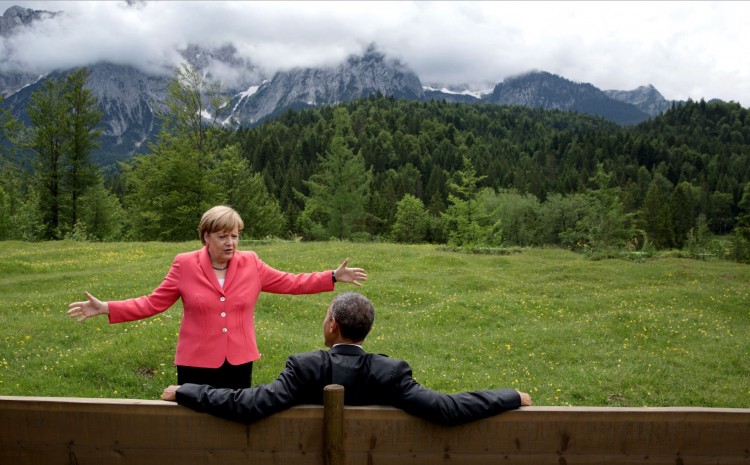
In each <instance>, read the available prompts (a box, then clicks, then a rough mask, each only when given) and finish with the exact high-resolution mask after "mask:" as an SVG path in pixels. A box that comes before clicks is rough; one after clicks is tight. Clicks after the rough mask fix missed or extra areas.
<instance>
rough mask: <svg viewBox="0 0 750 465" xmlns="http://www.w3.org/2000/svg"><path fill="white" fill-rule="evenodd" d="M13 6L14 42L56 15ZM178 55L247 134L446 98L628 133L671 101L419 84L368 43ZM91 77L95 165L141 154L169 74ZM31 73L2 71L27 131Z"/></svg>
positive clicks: (548, 87)
mask: <svg viewBox="0 0 750 465" xmlns="http://www.w3.org/2000/svg"><path fill="white" fill-rule="evenodd" d="M60 14H62V13H52V12H45V11H35V10H30V9H24V8H19V7H13V8H10V9H8V10H6V12H5V14H4V15H3V16H2V17H0V37H4V38H8V37H13V35H14V34H16V33H17V32H18V31H19V30H22V28H28V27H29V25H31V24H33V23H34V22H36V21H54V20H55V18H56V16H57V15H60ZM178 53H179V54H180V56H181V57H182V58H183V59H184V61H185V62H187V63H189V64H190V65H192V66H193V67H194V68H195V69H196V70H197V71H198V72H199V73H200V74H201V75H202V76H203V77H204V78H205V79H206V80H208V81H219V82H221V84H222V90H223V92H224V94H225V96H226V97H227V98H228V99H229V102H230V103H229V106H228V107H227V114H226V115H222V116H221V121H222V123H223V124H225V125H226V126H227V127H240V126H246V127H247V126H253V125H257V124H260V123H262V122H263V121H267V120H269V119H272V118H274V117H275V116H277V115H279V114H281V113H283V112H285V111H287V110H289V109H299V108H307V107H317V106H324V105H332V104H336V103H340V102H345V101H351V100H355V99H359V98H363V97H367V96H370V95H373V94H378V93H379V94H382V95H386V96H392V97H395V98H398V99H405V100H417V101H427V100H445V101H447V102H457V103H464V104H475V103H486V104H496V105H520V106H526V107H533V108H543V109H557V110H565V111H574V112H579V113H586V114H591V115H596V116H600V117H602V118H605V119H608V120H610V121H613V122H616V123H618V124H623V125H632V124H637V123H639V122H642V121H645V120H647V119H648V118H650V117H653V116H656V115H658V114H659V113H661V112H663V111H664V110H666V109H667V108H669V107H670V106H671V104H672V102H669V101H667V100H665V99H664V97H663V96H662V95H661V94H660V93H659V92H658V91H657V90H656V89H655V88H654V87H653V86H650V85H646V86H642V87H639V88H637V89H635V90H630V91H623V90H607V91H602V90H600V89H598V88H596V87H595V86H593V85H591V84H588V83H576V82H573V81H570V80H567V79H565V78H563V77H561V76H557V75H554V74H551V73H548V72H544V71H534V72H529V73H527V74H524V75H520V76H515V77H512V78H507V79H505V80H504V81H502V82H498V83H497V84H496V85H495V86H494V89H486V88H485V89H471V88H468V87H466V86H456V87H447V86H436V85H424V84H423V83H422V82H421V81H420V78H419V76H417V74H416V73H415V72H413V71H412V70H411V69H409V67H408V66H406V65H404V64H402V63H400V62H399V61H398V60H395V59H391V58H389V57H387V56H385V55H384V54H383V53H381V52H379V51H378V50H377V45H376V44H371V45H370V46H369V47H368V48H367V49H366V50H365V51H364V52H363V54H362V55H359V56H355V55H352V56H349V57H348V58H347V59H346V60H344V61H343V62H342V63H339V64H337V65H332V66H328V67H309V68H295V69H291V70H287V71H278V72H276V73H275V74H274V75H273V76H266V75H264V73H263V71H261V70H260V69H258V68H257V67H256V66H254V64H253V63H252V62H249V61H247V60H246V59H243V58H241V57H239V55H238V53H237V50H236V48H235V46H234V45H232V44H226V45H224V46H221V47H218V48H210V47H205V46H202V45H201V44H194V45H191V46H189V47H187V48H186V49H184V50H179V51H178ZM81 66H85V67H87V68H88V70H89V71H90V78H89V81H88V82H87V87H88V88H90V89H91V90H92V93H93V94H94V95H95V96H96V98H97V99H98V101H99V105H100V108H101V111H102V112H103V114H104V117H103V120H102V123H101V129H102V138H101V147H100V148H99V149H98V150H97V151H96V152H95V153H94V154H93V159H94V161H95V162H96V163H98V164H102V165H108V164H111V163H114V162H116V161H119V160H125V159H128V158H130V157H132V156H133V155H134V154H137V153H139V152H143V151H144V150H145V148H146V147H147V142H148V141H150V140H154V138H155V136H156V134H157V133H158V128H159V125H158V114H159V113H160V112H162V111H163V110H164V104H163V103H164V100H165V98H166V96H167V87H168V83H169V80H170V79H171V78H172V76H174V75H172V76H170V75H164V74H155V73H148V72H146V71H144V70H142V69H139V68H136V67H134V66H130V65H125V64H115V60H112V61H111V62H108V61H106V60H105V61H100V62H96V63H82V64H81ZM69 71H71V70H69V69H68V70H57V71H55V72H53V73H49V74H47V75H45V76H40V75H38V74H34V73H33V72H32V71H23V70H17V71H2V70H1V69H0V95H2V96H4V97H5V101H4V105H6V106H8V107H9V108H11V110H12V112H13V114H14V115H15V116H16V118H18V119H19V120H21V121H23V122H26V123H28V114H27V108H28V104H29V99H30V96H31V94H32V93H33V92H34V91H35V90H36V89H38V88H39V87H40V86H41V85H43V83H44V80H45V79H48V78H50V77H55V76H62V75H64V74H65V73H67V72H69Z"/></svg>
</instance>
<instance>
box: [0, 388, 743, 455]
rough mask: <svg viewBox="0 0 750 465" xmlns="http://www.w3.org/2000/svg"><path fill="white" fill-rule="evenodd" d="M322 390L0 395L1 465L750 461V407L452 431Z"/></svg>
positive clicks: (644, 411) (577, 411)
mask: <svg viewBox="0 0 750 465" xmlns="http://www.w3.org/2000/svg"><path fill="white" fill-rule="evenodd" d="M326 390H327V392H326V404H325V406H311V405H305V406H299V407H295V408H292V409H290V410H287V411H285V412H282V413H279V414H276V415H273V416H271V417H269V418H266V419H264V420H261V421H259V422H257V423H253V424H251V425H242V424H239V423H233V422H229V421H225V420H221V419H219V418H215V417H213V416H211V415H207V414H203V413H196V412H194V411H192V410H190V409H187V408H185V407H181V406H179V405H177V404H174V403H171V402H163V401H159V400H122V399H85V398H45V397H3V396H0V465H2V464H8V465H11V464H12V465H24V464H29V465H39V464H71V465H85V464H97V465H98V464H133V465H136V464H137V465H148V464H153V465H170V464H175V465H185V464H192V463H195V464H198V463H200V464H222V465H232V464H243V465H246V464H282V465H295V464H331V465H338V464H347V465H359V464H362V465H370V464H375V465H376V464H385V465H400V464H425V465H427V464H429V465H432V464H438V463H456V464H468V465H478V464H554V465H561V464H569V465H573V464H636V463H644V464H664V465H667V464H669V465H682V464H684V465H692V464H750V409H720V408H598V407H593V408H592V407H527V408H522V409H519V410H515V411H511V412H506V413H503V414H501V415H497V416H495V417H492V418H488V419H485V420H481V421H477V422H473V423H469V424H466V425H462V426H456V427H444V426H439V425H435V424H432V423H429V422H426V421H424V420H420V419H418V418H415V417H413V416H410V415H407V414H406V413H404V412H403V411H401V410H397V409H394V408H390V407H377V406H373V407H344V406H343V391H341V390H338V389H336V387H335V386H329V387H328V388H326Z"/></svg>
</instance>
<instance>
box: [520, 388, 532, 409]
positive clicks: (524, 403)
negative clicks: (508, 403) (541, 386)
mask: <svg viewBox="0 0 750 465" xmlns="http://www.w3.org/2000/svg"><path fill="white" fill-rule="evenodd" d="M518 395H520V396H521V407H530V406H531V396H530V395H528V394H526V393H525V392H521V391H518Z"/></svg>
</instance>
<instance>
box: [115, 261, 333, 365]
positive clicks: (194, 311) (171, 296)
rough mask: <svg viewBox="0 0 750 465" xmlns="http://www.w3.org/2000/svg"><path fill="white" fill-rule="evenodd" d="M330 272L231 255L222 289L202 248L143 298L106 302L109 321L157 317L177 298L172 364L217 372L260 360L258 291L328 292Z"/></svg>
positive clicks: (331, 281) (282, 292) (330, 285)
mask: <svg viewBox="0 0 750 465" xmlns="http://www.w3.org/2000/svg"><path fill="white" fill-rule="evenodd" d="M332 290H333V279H332V277H331V272H330V271H320V272H316V273H301V274H293V273H285V272H282V271H278V270H275V269H273V268H271V267H270V266H268V265H266V264H265V263H263V261H262V260H261V259H260V258H259V257H258V255H257V254H256V253H255V252H241V251H236V252H235V253H234V256H233V257H232V260H231V261H230V262H229V269H227V273H226V280H225V282H224V286H223V287H222V286H221V285H220V284H219V281H218V279H216V274H215V273H214V270H213V268H212V267H211V258H210V257H209V255H208V249H207V248H206V247H204V248H202V249H200V250H196V251H194V252H188V253H183V254H179V255H177V256H176V257H175V259H174V263H172V268H170V270H169V273H167V276H166V278H164V281H163V282H162V283H161V284H160V285H159V287H158V288H156V290H154V292H153V293H151V294H150V295H148V296H144V297H138V298H135V299H128V300H122V301H112V302H108V304H109V322H110V323H121V322H124V321H134V320H140V319H143V318H148V317H150V316H153V315H156V314H157V313H161V312H163V311H165V310H166V309H168V308H169V307H171V306H172V304H174V303H175V302H176V301H177V299H178V298H182V306H183V309H184V313H183V315H182V321H181V323H180V335H179V337H178V339H177V354H176V356H175V364H176V365H181V366H192V367H202V368H218V367H220V366H221V365H222V364H223V363H224V360H225V359H226V360H228V361H229V363H231V364H233V365H239V364H241V363H247V362H252V361H255V360H258V359H259V358H260V353H259V352H258V346H257V344H256V341H255V302H256V301H257V300H258V295H259V294H260V292H261V291H264V292H272V293H275V294H315V293H318V292H325V291H332Z"/></svg>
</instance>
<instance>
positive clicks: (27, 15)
mask: <svg viewBox="0 0 750 465" xmlns="http://www.w3.org/2000/svg"><path fill="white" fill-rule="evenodd" d="M58 14H61V12H57V13H52V12H49V11H41V10H32V9H30V8H22V7H20V6H12V7H10V8H8V9H7V10H5V13H3V15H2V16H0V36H3V37H8V36H9V35H10V34H12V33H13V31H15V30H16V29H17V28H19V27H23V26H29V25H30V24H31V23H33V22H35V21H40V20H43V19H48V18H53V17H55V16H56V15H58Z"/></svg>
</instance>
